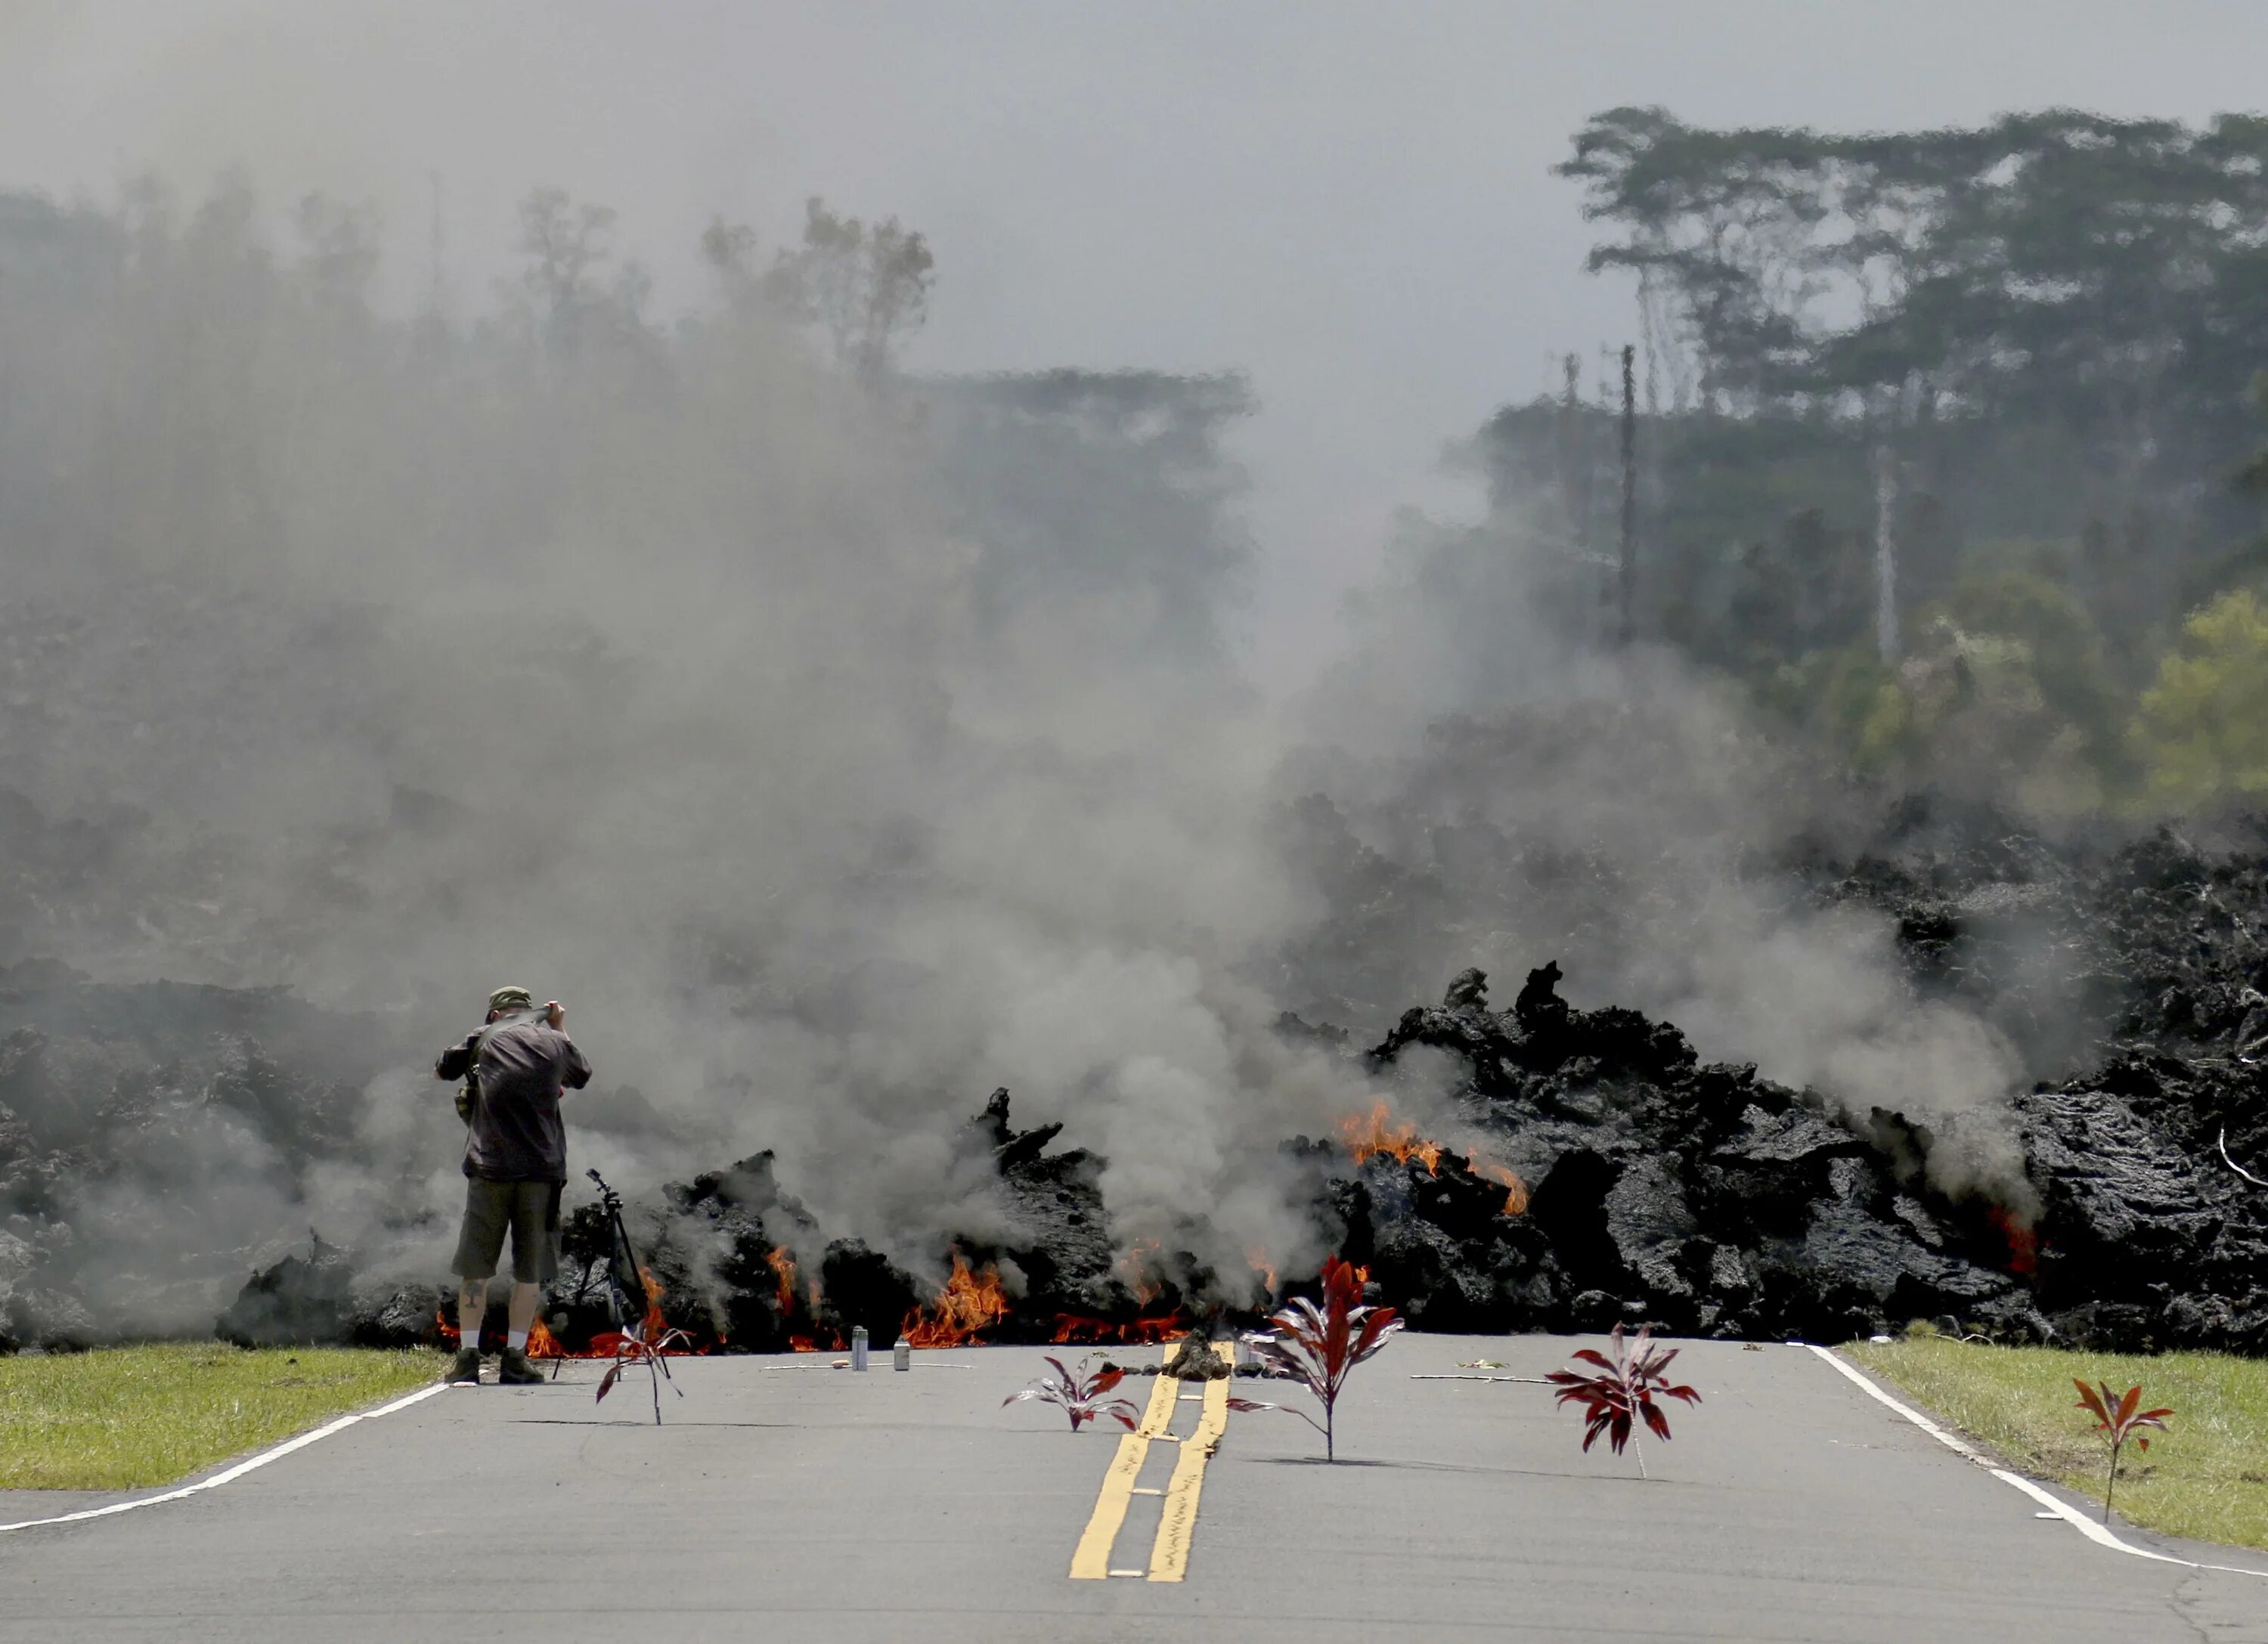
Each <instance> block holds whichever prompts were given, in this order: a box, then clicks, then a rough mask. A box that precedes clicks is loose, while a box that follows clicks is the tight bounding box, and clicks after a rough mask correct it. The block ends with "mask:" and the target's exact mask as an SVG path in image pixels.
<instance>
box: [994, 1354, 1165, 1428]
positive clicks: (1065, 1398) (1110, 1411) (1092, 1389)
mask: <svg viewBox="0 0 2268 1644" xmlns="http://www.w3.org/2000/svg"><path fill="white" fill-rule="evenodd" d="M1046 1362H1047V1363H1048V1364H1049V1365H1050V1366H1051V1367H1053V1369H1054V1370H1055V1374H1054V1375H1053V1376H1041V1377H1040V1378H1039V1379H1038V1380H1037V1381H1035V1382H1034V1383H1032V1384H1031V1385H1030V1386H1029V1387H1027V1388H1025V1389H1024V1390H1023V1391H1021V1392H1015V1393H1010V1394H1009V1395H1008V1396H1007V1397H1006V1398H1003V1399H1002V1400H1001V1401H1000V1404H1001V1407H1002V1408H1003V1409H1005V1408H1006V1407H1007V1406H1008V1405H1013V1404H1018V1403H1020V1402H1021V1401H1022V1400H1024V1399H1027V1398H1036V1399H1038V1400H1039V1401H1040V1402H1041V1403H1042V1404H1043V1405H1055V1406H1056V1408H1057V1409H1058V1410H1060V1411H1062V1412H1063V1413H1064V1414H1065V1415H1067V1416H1069V1417H1070V1418H1071V1431H1072V1432H1074V1433H1076V1432H1078V1431H1079V1428H1081V1427H1085V1426H1086V1424H1087V1423H1088V1422H1090V1421H1092V1420H1095V1419H1096V1418H1097V1417H1099V1416H1108V1417H1109V1418H1110V1419H1111V1420H1113V1421H1116V1422H1117V1423H1118V1424H1119V1425H1120V1426H1121V1427H1124V1428H1125V1429H1126V1430H1127V1431H1128V1432H1132V1431H1133V1430H1134V1428H1135V1427H1136V1426H1137V1425H1138V1421H1137V1420H1136V1417H1137V1412H1136V1410H1135V1408H1134V1405H1133V1404H1132V1402H1131V1401H1130V1400H1128V1399H1124V1398H1104V1397H1103V1395H1104V1394H1106V1393H1108V1391H1110V1390H1111V1389H1112V1388H1114V1387H1116V1386H1117V1385H1118V1383H1121V1382H1123V1381H1124V1380H1125V1379H1126V1372H1125V1371H1123V1370H1122V1369H1119V1368H1118V1367H1117V1366H1116V1365H1115V1364H1106V1365H1104V1366H1103V1367H1102V1369H1099V1370H1097V1371H1095V1372H1094V1374H1093V1375H1091V1376H1090V1375H1089V1374H1088V1373H1087V1369H1086V1366H1087V1361H1086V1360H1085V1359H1081V1360H1080V1361H1079V1369H1076V1370H1067V1369H1064V1361H1062V1360H1061V1359H1058V1358H1055V1357H1053V1356H1049V1358H1048V1359H1047V1361H1046Z"/></svg>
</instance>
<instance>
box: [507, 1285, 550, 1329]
mask: <svg viewBox="0 0 2268 1644" xmlns="http://www.w3.org/2000/svg"><path fill="white" fill-rule="evenodd" d="M542 1303H543V1287H542V1286H541V1285H540V1284H515V1285H514V1286H512V1301H511V1303H509V1305H510V1308H511V1317H512V1339H513V1340H514V1341H517V1342H521V1343H525V1342H526V1341H527V1332H529V1331H531V1330H533V1329H534V1328H535V1310H536V1309H537V1308H538V1307H540V1306H541V1305H542Z"/></svg>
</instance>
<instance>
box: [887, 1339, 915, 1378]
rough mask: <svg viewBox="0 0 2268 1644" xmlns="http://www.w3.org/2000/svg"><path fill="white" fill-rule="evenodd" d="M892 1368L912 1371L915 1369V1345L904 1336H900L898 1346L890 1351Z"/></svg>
mask: <svg viewBox="0 0 2268 1644" xmlns="http://www.w3.org/2000/svg"><path fill="white" fill-rule="evenodd" d="M890 1368H891V1369H894V1370H910V1369H913V1368H914V1344H913V1343H912V1342H910V1341H908V1340H907V1339H905V1338H904V1337H903V1336H900V1337H899V1338H898V1345H897V1346H896V1347H892V1348H891V1349H890Z"/></svg>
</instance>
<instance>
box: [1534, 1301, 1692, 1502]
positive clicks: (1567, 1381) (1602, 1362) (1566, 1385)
mask: <svg viewBox="0 0 2268 1644" xmlns="http://www.w3.org/2000/svg"><path fill="white" fill-rule="evenodd" d="M1607 1345H1608V1347H1609V1348H1610V1349H1611V1350H1612V1352H1613V1354H1614V1356H1613V1357H1612V1358H1609V1357H1608V1356H1607V1355H1606V1354H1603V1353H1600V1352H1598V1351H1596V1350H1595V1349H1594V1348H1591V1347H1583V1348H1580V1349H1579V1350H1578V1351H1577V1352H1576V1354H1575V1356H1576V1357H1577V1358H1579V1359H1580V1360H1582V1361H1583V1362H1585V1363H1586V1364H1595V1365H1597V1366H1598V1367H1599V1369H1600V1370H1601V1371H1602V1372H1603V1374H1601V1375H1597V1376H1586V1375H1584V1374H1583V1373H1582V1372H1581V1371H1580V1370H1554V1371H1552V1372H1551V1374H1550V1376H1547V1377H1545V1379H1546V1380H1547V1381H1550V1382H1552V1383H1556V1384H1557V1387H1558V1389H1559V1398H1558V1402H1559V1403H1560V1404H1563V1405H1564V1404H1570V1403H1572V1404H1580V1405H1583V1406H1584V1412H1583V1413H1584V1415H1585V1417H1586V1419H1587V1425H1586V1426H1585V1427H1584V1429H1583V1448H1584V1449H1585V1450H1589V1449H1590V1448H1591V1446H1592V1445H1593V1444H1594V1443H1595V1442H1597V1441H1598V1437H1599V1435H1600V1434H1602V1433H1603V1434H1605V1435H1607V1442H1609V1444H1611V1445H1613V1446H1614V1450H1615V1454H1616V1455H1617V1456H1619V1455H1621V1454H1622V1453H1623V1445H1624V1443H1625V1442H1631V1441H1633V1440H1638V1428H1637V1427H1635V1426H1634V1425H1633V1424H1632V1421H1631V1418H1632V1417H1633V1416H1635V1417H1636V1418H1638V1420H1641V1421H1644V1422H1645V1423H1646V1426H1647V1427H1650V1428H1652V1429H1653V1435H1654V1436H1655V1437H1657V1438H1659V1439H1660V1440H1661V1442H1663V1443H1665V1444H1667V1443H1668V1442H1669V1418H1668V1416H1666V1415H1664V1414H1663V1413H1661V1406H1660V1405H1656V1404H1655V1403H1654V1402H1653V1401H1654V1400H1655V1399H1656V1398H1682V1399H1683V1400H1684V1401H1685V1402H1686V1403H1687V1404H1689V1405H1697V1404H1699V1403H1700V1402H1701V1395H1700V1394H1699V1393H1697V1392H1695V1391H1693V1390H1692V1389H1691V1388H1690V1387H1672V1386H1671V1385H1670V1384H1669V1377H1668V1376H1667V1375H1665V1374H1664V1372H1665V1371H1667V1370H1668V1369H1669V1361H1671V1360H1672V1359H1674V1358H1675V1357H1676V1356H1677V1354H1678V1351H1679V1350H1678V1349H1677V1348H1675V1347H1670V1348H1668V1349H1664V1348H1661V1347H1655V1346H1654V1345H1653V1342H1652V1340H1651V1339H1649V1337H1648V1335H1647V1332H1646V1327H1645V1326H1643V1325H1641V1326H1640V1327H1639V1329H1638V1339H1637V1340H1636V1341H1634V1342H1632V1343H1631V1345H1630V1347H1624V1346H1623V1327H1622V1326H1621V1325H1616V1326H1615V1328H1614V1332H1613V1333H1612V1334H1611V1335H1609V1337H1608V1338H1607ZM1634 1448H1635V1449H1636V1450H1637V1453H1638V1477H1639V1478H1641V1479H1643V1478H1645V1477H1646V1444H1645V1442H1643V1441H1642V1440H1640V1441H1638V1442H1637V1443H1636V1444H1635V1446H1634Z"/></svg>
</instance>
